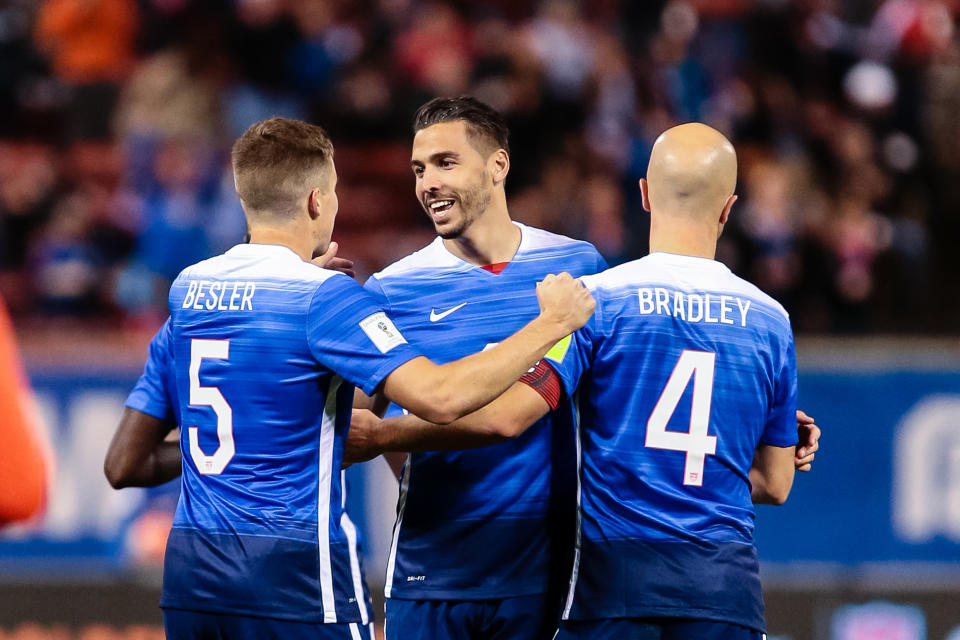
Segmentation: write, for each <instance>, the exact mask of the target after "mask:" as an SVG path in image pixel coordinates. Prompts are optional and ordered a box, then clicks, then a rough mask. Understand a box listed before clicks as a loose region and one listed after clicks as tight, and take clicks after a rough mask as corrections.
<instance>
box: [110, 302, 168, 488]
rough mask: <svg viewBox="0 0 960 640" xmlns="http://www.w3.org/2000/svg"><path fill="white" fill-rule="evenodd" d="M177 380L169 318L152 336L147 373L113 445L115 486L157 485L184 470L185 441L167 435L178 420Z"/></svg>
mask: <svg viewBox="0 0 960 640" xmlns="http://www.w3.org/2000/svg"><path fill="white" fill-rule="evenodd" d="M172 380H173V350H172V333H171V326H170V320H169V319H168V320H167V321H166V322H165V323H164V324H163V326H162V327H161V328H160V330H159V331H157V333H156V335H155V336H153V339H151V340H150V347H149V351H148V355H147V362H146V365H145V366H144V370H143V374H142V375H141V376H140V379H139V380H137V384H136V386H134V388H133V390H132V391H131V392H130V395H129V396H127V401H126V406H125V407H124V410H123V415H122V416H121V417H120V423H119V424H118V425H117V430H116V432H115V433H114V435H113V439H112V440H111V442H110V446H109V447H108V449H107V455H106V458H105V459H104V462H103V472H104V474H105V475H106V476H107V480H109V482H110V484H111V485H112V486H113V488H115V489H122V488H123V487H152V486H156V485H159V484H163V483H164V482H168V481H170V480H172V479H174V478H176V477H177V476H178V475H180V472H181V455H180V445H179V443H178V442H176V441H167V440H166V439H167V435H168V434H169V433H170V432H171V431H172V430H173V429H175V428H176V426H177V425H176V418H175V413H174V405H175V398H176V390H175V389H174V388H173V386H174V385H173V381H172Z"/></svg>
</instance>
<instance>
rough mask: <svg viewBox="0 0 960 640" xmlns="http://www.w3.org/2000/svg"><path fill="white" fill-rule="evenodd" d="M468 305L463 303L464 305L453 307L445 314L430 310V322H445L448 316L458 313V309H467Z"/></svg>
mask: <svg viewBox="0 0 960 640" xmlns="http://www.w3.org/2000/svg"><path fill="white" fill-rule="evenodd" d="M466 305H467V303H466V302H464V303H462V304H458V305H457V306H455V307H453V308H452V309H447V310H446V311H444V312H443V313H437V312H436V310H434V309H430V322H436V321H438V320H443V319H444V318H446V317H447V316H448V315H450V314H451V313H453V312H454V311H456V310H457V309H460V308H461V307H465V306H466Z"/></svg>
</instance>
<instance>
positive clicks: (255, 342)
mask: <svg viewBox="0 0 960 640" xmlns="http://www.w3.org/2000/svg"><path fill="white" fill-rule="evenodd" d="M365 297H366V294H365V293H364V292H363V290H362V289H361V288H360V287H359V286H358V285H356V283H354V282H353V281H352V280H350V279H349V278H347V277H346V276H344V275H343V274H336V273H335V272H331V271H327V270H323V269H320V268H317V267H315V266H313V265H311V264H309V263H306V262H304V261H302V260H301V259H300V258H299V257H298V256H297V255H296V254H295V253H293V252H292V251H291V250H289V249H287V248H284V247H281V246H276V245H239V246H237V247H234V248H233V249H231V250H230V251H228V252H227V253H226V254H224V255H222V256H218V257H216V258H211V259H210V260H206V261H204V262H201V263H198V264H196V265H194V266H192V267H189V268H188V269H186V270H184V272H183V273H181V275H180V276H179V277H178V278H177V280H176V281H175V282H174V284H173V286H172V287H171V290H170V310H171V319H170V337H169V344H170V351H171V354H172V362H173V367H174V370H175V372H176V376H175V377H176V381H177V396H178V397H179V399H180V420H181V425H182V428H181V450H182V451H183V454H184V463H183V489H182V494H181V499H180V503H179V505H178V508H177V512H176V515H175V519H174V524H173V529H172V531H171V535H170V541H169V543H168V549H167V557H166V563H165V576H164V594H163V599H162V602H161V605H162V606H164V607H170V608H181V609H190V610H201V611H220V612H227V613H241V614H255V615H259V616H266V617H276V618H288V619H295V620H304V621H312V622H322V621H323V622H355V621H361V620H365V618H366V612H365V611H362V610H361V609H362V608H365V602H364V598H363V593H362V584H361V583H360V582H359V580H358V579H357V578H356V577H355V576H359V570H358V568H357V559H356V557H355V553H352V552H353V547H352V545H351V544H350V541H349V539H348V538H349V536H348V533H349V531H347V532H345V531H344V529H343V527H342V520H341V516H342V500H341V498H342V496H341V490H342V489H341V483H340V466H341V462H342V452H343V439H344V437H345V436H346V432H347V428H348V426H349V414H350V408H351V402H352V394H353V386H352V385H351V384H349V383H347V382H345V381H344V380H343V379H342V378H341V377H339V376H337V375H336V374H334V373H333V371H332V370H331V368H328V367H325V366H324V365H323V364H321V362H320V360H319V359H318V356H317V341H316V340H315V339H313V338H310V337H309V336H311V334H318V333H319V334H322V333H323V332H322V330H321V331H318V328H317V326H316V324H317V323H318V322H320V320H318V318H322V315H321V314H318V313H317V309H318V308H322V307H324V306H329V307H336V308H349V307H350V305H351V304H355V303H356V302H357V300H359V299H360V298H365ZM354 298H356V299H354ZM344 319H345V320H346V318H344ZM349 348H350V345H343V346H342V350H349ZM347 528H348V529H350V527H347Z"/></svg>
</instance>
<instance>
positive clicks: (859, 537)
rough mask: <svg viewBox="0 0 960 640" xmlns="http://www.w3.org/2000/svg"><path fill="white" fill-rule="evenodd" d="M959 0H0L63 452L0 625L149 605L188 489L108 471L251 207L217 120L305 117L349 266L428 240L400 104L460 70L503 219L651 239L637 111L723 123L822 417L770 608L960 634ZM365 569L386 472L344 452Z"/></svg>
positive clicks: (379, 561) (5, 217) (2, 52)
mask: <svg viewBox="0 0 960 640" xmlns="http://www.w3.org/2000/svg"><path fill="white" fill-rule="evenodd" d="M958 12H960V3H958V2H956V1H955V0H833V1H831V0H803V1H800V0H797V1H792V0H752V1H751V0H712V1H708V0H685V1H677V0H674V1H671V2H663V1H653V0H651V1H646V0H645V1H639V0H634V1H631V0H593V1H590V2H587V1H583V2H574V1H571V0H554V1H549V0H548V1H543V2H536V1H533V0H490V1H487V2H466V1H459V2H456V1H446V2H424V1H420V0H357V1H350V0H235V1H232V2H231V1H228V0H42V1H41V0H0V293H2V295H3V297H4V299H5V300H6V302H7V304H8V305H9V306H10V308H11V311H12V313H13V314H14V321H15V326H16V327H17V330H18V334H19V337H20V340H21V346H22V349H23V351H24V354H25V359H26V362H27V366H28V370H29V372H30V375H31V378H32V382H33V384H34V387H35V389H36V391H37V396H38V400H39V406H40V410H41V413H42V415H43V417H44V422H45V424H46V425H47V429H48V432H49V437H50V441H51V443H52V446H53V448H54V450H55V452H56V457H57V468H56V480H55V484H54V485H53V492H52V495H51V501H50V505H49V507H48V510H47V513H46V515H45V516H44V517H43V518H42V519H41V520H40V521H38V522H35V523H31V524H29V525H26V526H20V527H17V528H13V529H11V530H8V531H5V532H4V534H3V535H2V537H0V638H4V639H5V638H18V639H27V638H30V639H35V638H57V639H66V638H84V639H85V640H96V639H103V638H154V637H160V635H162V634H160V631H159V628H158V624H159V620H160V616H159V610H158V609H157V608H156V601H157V597H158V585H159V564H158V563H159V561H160V558H161V557H162V549H163V546H162V545H163V540H164V536H165V534H166V529H167V528H168V527H169V521H170V512H171V509H172V506H173V504H174V503H175V499H176V493H177V490H178V487H177V486H176V483H173V485H171V486H167V487H163V488H159V489H155V490H150V491H139V490H125V491H123V492H113V491H112V490H111V489H110V488H109V486H108V485H107V483H106V481H105V479H104V478H103V476H102V473H101V471H100V469H101V465H102V459H103V453H104V451H105V449H106V445H107V442H108V441H109V437H110V435H111V434H112V431H113V429H114V427H115V425H116V422H117V419H118V417H119V413H120V408H121V406H122V401H123V398H124V396H125V394H126V392H127V390H128V389H129V388H130V386H131V385H132V384H133V382H134V381H135V379H136V376H137V375H138V373H139V370H140V368H141V367H142V364H143V360H144V357H145V353H146V343H147V341H148V340H149V338H150V336H151V335H152V332H153V331H154V330H155V329H156V328H157V327H158V326H159V324H160V323H161V322H162V320H163V318H164V316H165V310H164V307H165V298H166V289H167V286H168V285H169V282H170V280H171V279H172V278H173V277H174V276H175V275H176V273H177V272H178V271H179V270H180V269H181V268H182V267H183V266H185V265H187V264H190V263H192V262H195V261H197V260H199V259H202V258H205V257H208V256H209V255H212V254H214V253H217V252H220V251H222V250H224V249H225V248H227V247H229V246H231V245H232V244H234V243H236V242H237V241H239V239H240V238H241V237H242V235H243V233H244V228H243V222H242V214H241V211H240V209H239V204H238V202H237V199H236V196H235V194H234V193H233V185H232V180H231V178H230V174H229V153H228V152H229V147H230V144H231V142H232V140H233V139H234V138H235V137H236V136H237V135H239V134H240V133H241V132H242V131H243V130H244V129H245V128H246V126H247V125H249V124H250V123H252V122H254V121H256V120H258V119H260V118H262V117H266V116H269V115H287V116H293V117H300V118H304V119H308V120H311V121H313V122H317V123H319V124H321V125H322V126H324V127H325V128H326V129H327V130H328V131H329V132H330V133H331V136H332V137H333V140H334V143H335V144H336V147H337V152H336V153H337V155H336V161H337V166H338V172H339V175H340V184H339V187H338V193H339V195H340V202H341V208H340V215H339V217H338V220H337V229H336V231H335V233H334V239H336V240H338V241H339V242H340V244H341V248H342V250H341V253H342V254H343V255H346V256H348V257H351V258H353V259H355V260H356V261H357V265H358V271H359V275H360V277H361V278H363V277H365V276H366V275H368V274H369V273H371V272H373V271H375V270H376V269H378V268H380V267H382V266H384V265H386V264H388V263H389V262H391V261H393V260H395V259H397V258H399V257H401V256H402V255H405V254H406V253H409V252H410V251H412V250H414V249H416V248H418V247H420V246H422V245H423V244H425V243H426V242H428V241H429V240H430V238H432V232H431V228H430V226H429V224H428V222H427V221H426V219H425V217H424V215H423V214H422V212H421V210H420V208H419V205H418V204H417V203H416V201H415V199H414V198H413V193H412V180H411V175H410V170H409V145H410V138H411V131H410V120H411V116H412V113H413V111H414V110H415V109H416V107H417V106H418V105H419V104H421V103H422V102H423V101H425V100H426V99H428V98H430V97H432V96H434V95H456V94H461V93H472V94H474V95H477V96H478V97H480V98H482V99H484V100H486V101H487V102H489V103H491V104H492V105H494V106H495V107H497V108H498V109H500V110H501V111H502V112H503V113H504V114H505V115H506V116H507V118H508V121H509V124H510V126H511V131H512V168H511V172H510V178H509V180H508V192H509V193H508V198H509V205H510V211H511V214H512V215H513V216H514V217H515V218H516V219H518V220H521V221H524V222H527V223H530V224H534V225H537V226H542V227H545V228H547V229H550V230H553V231H557V232H561V233H565V234H568V235H571V236H574V237H579V238H586V239H588V240H590V241H591V242H593V243H594V244H595V245H596V246H597V247H598V248H599V249H600V250H601V252H602V253H603V254H604V255H605V256H606V257H607V258H608V259H609V260H610V261H611V262H620V261H623V260H628V259H632V258H636V257H639V256H642V255H644V253H645V252H646V234H647V228H648V218H647V216H646V215H645V214H644V213H643V211H642V209H641V207H640V203H639V197H638V193H637V190H636V180H637V178H639V177H640V176H642V175H643V171H644V168H645V163H646V159H647V156H648V152H649V149H650V145H651V144H652V141H653V138H654V136H655V135H656V134H657V133H659V132H660V131H662V130H663V129H665V128H667V127H668V126H670V125H672V124H675V123H679V122H684V121H689V120H702V121H705V122H707V123H709V124H712V125H713V126H716V127H718V128H720V129H721V130H722V131H724V132H725V133H727V134H728V135H729V136H730V137H731V139H732V140H733V141H734V143H735V144H736V146H737V148H738V151H739V154H740V160H741V166H740V182H739V188H738V192H739V193H740V194H741V200H740V201H739V202H738V204H737V205H736V207H735V209H734V215H733V217H732V219H731V220H732V222H731V224H730V225H729V226H728V230H727V233H726V234H725V236H724V237H723V239H722V240H721V244H720V248H719V257H720V259H721V260H723V261H724V262H725V263H726V264H728V265H729V266H730V267H731V268H733V269H734V271H736V272H737V273H738V274H740V275H742V276H744V277H746V278H748V279H750V280H752V281H754V282H756V283H757V284H758V285H760V286H761V287H762V288H763V289H765V290H766V291H768V292H769V293H771V294H772V295H774V296H775V297H777V298H778V299H779V300H781V301H782V302H783V303H784V304H785V306H786V307H787V309H788V310H789V311H790V313H791V316H792V320H793V324H794V328H795V331H796V333H797V335H798V357H799V363H800V369H801V379H800V394H801V396H800V397H801V406H802V407H803V408H804V409H806V410H807V411H808V412H809V413H811V414H812V415H814V416H816V418H817V420H818V422H819V423H820V424H821V425H822V426H823V427H824V429H825V434H824V441H823V446H824V450H823V452H822V453H821V454H819V456H818V458H817V462H816V466H815V471H814V473H813V474H811V475H809V476H804V477H800V478H799V479H798V481H797V483H796V486H795V489H794V493H793V495H792V496H791V499H790V502H789V503H788V505H787V506H785V507H782V508H778V509H774V508H764V507H761V508H759V509H758V541H759V547H760V555H761V558H762V559H763V561H764V580H765V584H766V594H767V600H768V621H769V626H770V632H771V636H770V638H771V640H772V639H773V638H774V637H776V638H779V639H781V640H785V639H787V638H790V639H792V640H901V639H903V640H908V639H909V640H920V639H926V638H929V639H930V640H941V639H945V638H949V640H958V639H960V609H958V608H957V605H956V603H957V602H958V601H960V340H958V332H957V327H958V321H960V252H958V251H957V250H956V244H957V241H958V240H960V216H958V213H957V212H958V211H960V118H958V117H957V113H958V111H960V35H958V33H957V28H956V27H957V17H958V16H957V14H958ZM350 481H351V490H352V497H351V509H352V512H353V514H354V516H355V519H356V520H358V521H359V522H360V524H361V525H362V526H363V529H364V530H365V532H366V551H367V553H366V556H367V558H366V568H367V574H368V579H369V581H370V583H371V585H372V586H373V588H374V590H375V591H376V590H377V588H378V586H379V585H382V583H383V567H384V564H385V563H384V557H385V555H386V547H387V545H388V540H387V536H388V535H389V528H390V525H391V524H392V509H393V506H394V501H395V497H396V484H395V482H393V480H392V479H391V478H390V477H389V475H388V472H387V470H386V466H385V465H383V464H382V463H377V462H374V463H372V464H367V465H363V466H361V467H359V468H356V469H351V471H350Z"/></svg>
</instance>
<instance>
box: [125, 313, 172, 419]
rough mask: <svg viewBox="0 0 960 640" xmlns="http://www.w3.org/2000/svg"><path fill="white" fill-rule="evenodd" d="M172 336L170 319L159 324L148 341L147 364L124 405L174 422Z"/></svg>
mask: <svg viewBox="0 0 960 640" xmlns="http://www.w3.org/2000/svg"><path fill="white" fill-rule="evenodd" d="M172 381H173V337H172V332H171V328H170V318H167V321H166V322H164V323H163V326H162V327H160V330H159V331H157V334H156V335H155V336H153V339H152V340H150V348H149V350H148V352H147V364H146V365H145V366H144V368H143V375H141V376H140V379H139V380H137V384H136V386H134V387H133V391H131V392H130V395H128V396H127V402H126V406H127V407H129V408H131V409H136V410H137V411H140V412H142V413H145V414H147V415H150V416H153V417H154V418H158V419H160V420H169V421H176V411H175V405H176V402H175V400H174V398H175V395H174V394H176V389H175V388H174V386H173V384H172Z"/></svg>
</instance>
